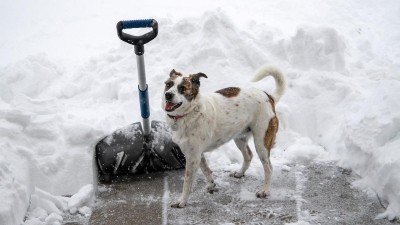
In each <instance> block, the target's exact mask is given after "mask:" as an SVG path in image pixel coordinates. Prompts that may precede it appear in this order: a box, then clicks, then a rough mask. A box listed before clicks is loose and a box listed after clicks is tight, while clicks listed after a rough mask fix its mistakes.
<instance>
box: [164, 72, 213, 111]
mask: <svg viewBox="0 0 400 225" xmlns="http://www.w3.org/2000/svg"><path fill="white" fill-rule="evenodd" d="M201 77H204V78H207V76H206V75H205V74H204V73H197V74H191V75H189V76H184V75H182V73H179V72H176V71H175V70H172V71H171V73H170V74H169V79H168V80H167V81H165V89H164V95H163V101H162V107H163V109H164V110H165V111H166V112H167V113H168V114H169V115H172V116H175V115H184V114H187V113H189V112H190V111H191V110H192V109H193V108H194V107H195V106H196V104H197V99H198V94H199V89H200V78H201Z"/></svg>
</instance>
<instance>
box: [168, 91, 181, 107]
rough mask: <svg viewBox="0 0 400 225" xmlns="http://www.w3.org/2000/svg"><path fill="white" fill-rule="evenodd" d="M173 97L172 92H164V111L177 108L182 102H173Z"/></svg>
mask: <svg viewBox="0 0 400 225" xmlns="http://www.w3.org/2000/svg"><path fill="white" fill-rule="evenodd" d="M173 98H174V94H173V93H171V92H167V93H165V111H167V112H172V111H174V110H175V109H177V108H179V106H181V105H182V102H179V103H174V102H172V99H173Z"/></svg>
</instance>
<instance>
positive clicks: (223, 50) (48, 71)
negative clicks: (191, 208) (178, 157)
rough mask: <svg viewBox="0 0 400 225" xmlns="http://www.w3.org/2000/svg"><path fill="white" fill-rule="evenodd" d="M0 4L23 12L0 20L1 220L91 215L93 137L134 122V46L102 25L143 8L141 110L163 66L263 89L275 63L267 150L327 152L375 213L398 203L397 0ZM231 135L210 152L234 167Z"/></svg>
mask: <svg viewBox="0 0 400 225" xmlns="http://www.w3.org/2000/svg"><path fill="white" fill-rule="evenodd" d="M39 3H41V4H39ZM1 4H2V5H1V6H0V13H1V14H2V15H4V16H5V17H6V18H8V19H10V20H11V18H12V15H13V14H12V13H14V14H15V12H16V11H17V12H21V16H22V18H16V19H15V21H14V23H15V24H14V26H11V25H10V24H9V23H8V22H5V21H7V20H2V21H1V23H0V28H2V30H8V31H9V32H7V33H6V34H4V35H2V36H1V39H0V41H1V42H0V51H1V52H2V54H1V56H0V66H1V67H0V78H1V79H0V115H1V117H0V134H1V135H0V199H2V201H1V203H0V224H19V223H20V222H21V221H22V220H24V217H25V216H27V220H26V224H41V223H42V224H46V223H51V224H56V223H61V221H62V217H61V215H62V214H63V213H68V212H70V213H76V212H79V213H81V214H82V215H87V214H90V208H88V207H87V206H90V204H91V202H92V200H93V199H92V196H93V193H94V189H95V187H94V186H93V185H91V184H92V183H93V182H95V180H94V178H93V176H94V174H93V168H92V166H93V165H92V164H93V163H92V161H93V151H94V149H93V146H94V144H95V143H96V142H97V140H98V139H99V138H101V137H103V136H104V135H106V134H109V133H111V132H112V131H114V130H116V129H117V128H120V127H123V126H125V125H127V124H129V123H132V122H137V121H140V113H139V104H138V95H137V88H136V85H137V78H136V63H135V56H134V52H133V50H132V47H131V46H129V45H126V44H124V43H122V42H120V41H119V40H118V38H117V35H116V32H115V24H116V22H117V21H118V20H121V19H136V18H148V17H154V18H155V19H157V20H158V22H159V27H160V31H159V36H158V37H157V38H156V39H155V40H154V41H152V42H151V43H150V44H148V45H146V46H145V51H146V53H145V62H146V72H147V76H148V83H149V86H150V88H149V92H150V102H151V118H152V119H154V120H163V117H164V114H163V111H162V109H161V107H160V100H161V92H162V89H163V88H162V86H163V81H164V80H165V79H166V78H167V75H168V74H169V71H170V70H171V69H173V68H175V69H176V70H178V71H182V72H183V73H194V72H200V71H201V72H203V73H205V74H207V75H208V77H209V78H208V79H205V80H204V81H203V82H202V91H204V92H207V91H215V90H218V89H220V88H223V87H226V86H243V85H254V86H257V87H259V88H262V89H264V90H267V91H270V92H271V91H272V90H273V88H274V84H273V81H272V79H271V80H265V81H262V82H260V83H257V84H249V83H248V81H249V80H250V79H251V76H252V75H253V74H254V73H255V71H256V70H257V69H258V68H260V67H261V66H263V65H275V66H277V67H279V68H280V69H281V70H282V71H283V72H284V73H285V74H286V75H287V77H288V84H289V87H288V90H287V93H286V94H285V95H284V97H283V98H282V99H281V100H280V103H279V104H278V108H277V110H278V113H279V115H280V119H281V124H282V126H281V129H280V133H279V138H278V143H277V146H276V150H274V151H273V160H272V163H273V164H274V163H279V162H284V161H286V160H295V161H296V160H320V159H324V160H325V159H330V160H332V159H336V160H338V162H339V163H340V164H341V165H342V166H345V167H349V168H352V169H353V170H354V171H355V172H357V173H358V174H360V176H361V177H362V178H361V179H360V180H359V181H358V182H357V183H356V185H357V186H359V187H361V188H363V189H366V190H368V191H370V192H371V194H372V195H375V192H376V193H377V194H378V195H379V196H380V197H381V198H382V199H384V200H385V201H387V202H388V204H389V205H388V208H387V211H386V213H385V214H383V215H380V217H385V216H387V217H388V218H389V219H392V218H394V217H395V216H400V192H399V190H400V176H399V175H398V174H399V173H400V154H399V153H398V151H399V148H400V134H399V131H400V102H399V99H400V92H399V90H400V74H399V73H400V72H399V71H400V64H399V62H400V44H399V43H400V22H399V21H400V3H398V1H387V2H386V3H385V5H374V2H365V1H359V2H357V1H353V2H351V3H348V2H347V1H326V2H324V3H321V2H316V1H315V2H314V1H311V2H309V1H308V2H306V4H301V3H300V2H298V1H280V2H279V3H274V2H264V3H262V2H256V1H251V2H250V3H246V4H242V3H241V2H240V1H237V2H236V1H229V2H228V1H226V2H225V1H210V2H208V3H202V4H200V3H198V5H195V6H193V5H190V4H188V3H184V4H182V3H181V2H179V3H178V2H170V3H168V4H166V3H162V2H160V3H159V4H158V5H157V6H158V7H159V8H160V9H158V8H157V9H156V10H155V11H154V5H151V4H150V3H144V5H143V6H142V9H143V10H140V12H138V13H137V14H134V15H132V14H131V11H132V10H127V8H129V7H124V9H122V8H120V7H118V6H116V4H112V3H106V2H102V3H96V5H95V6H92V5H91V4H89V3H81V4H83V6H82V5H80V6H77V5H76V3H52V2H47V1H40V2H38V1H35V3H33V2H32V3H29V4H27V3H26V4H25V3H24V4H22V3H21V2H18V1H16V2H14V1H4V2H3V3H1ZM56 4H61V5H56ZM85 4H87V5H85ZM153 4H154V3H153ZM186 4H188V5H186ZM203 4H204V5H203ZM126 5H127V6H130V7H131V8H135V7H137V6H135V4H133V3H128V2H127V3H126ZM178 8H179V10H178ZM29 9H33V11H32V12H31V11H30V10H29ZM47 9H53V11H52V12H51V13H50V14H46V13H43V12H45V10H47ZM85 9H87V10H88V12H86V10H85ZM75 10H76V11H75ZM122 11H123V12H122ZM134 11H138V10H134ZM33 12H35V13H33ZM46 12H47V11H46ZM192 14H193V15H192ZM24 19H29V21H31V22H30V23H28V24H26V23H24V22H25V21H26V20H24ZM18 25H19V26H18ZM27 42H28V44H27ZM234 148H235V147H234V145H233V144H232V143H229V144H228V145H225V146H223V147H221V150H219V151H217V152H213V153H211V154H214V156H213V158H216V161H214V162H213V161H210V165H211V166H212V167H213V168H214V169H230V168H231V165H232V164H235V166H237V164H239V162H240V160H241V159H240V152H239V151H236V150H231V149H234ZM254 161H256V160H254ZM253 163H255V162H253ZM260 167H261V165H258V164H256V165H255V166H253V167H252V168H251V170H250V171H249V172H250V173H251V172H256V171H257V170H258V169H259V168H260ZM74 194H75V195H74ZM62 195H74V196H72V197H71V198H68V197H61V196H62ZM27 210H29V213H28V214H26V211H27Z"/></svg>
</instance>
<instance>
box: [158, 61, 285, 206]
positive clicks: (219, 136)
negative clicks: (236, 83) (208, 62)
mask: <svg viewBox="0 0 400 225" xmlns="http://www.w3.org/2000/svg"><path fill="white" fill-rule="evenodd" d="M267 76H272V77H273V78H274V79H275V83H276V86H277V87H276V90H275V92H274V93H273V94H271V95H269V94H267V93H266V92H264V91H261V90H258V89H255V88H238V87H229V88H225V89H222V90H219V91H217V92H215V93H210V94H207V95H202V94H200V92H199V88H200V78H207V76H206V75H205V74H203V73H197V74H192V75H189V76H184V75H182V74H181V73H179V72H176V71H175V70H172V71H171V73H170V78H169V79H168V80H167V81H166V82H165V90H164V95H163V102H162V107H163V109H164V110H165V111H166V113H167V123H168V124H169V125H170V126H171V128H172V130H173V137H172V138H173V141H174V142H175V143H177V144H178V145H179V147H180V148H181V150H182V152H183V153H184V154H185V157H186V171H185V179H184V184H183V191H182V195H181V197H180V199H179V200H178V201H177V202H176V203H173V204H172V205H171V206H172V207H175V208H182V207H185V205H186V203H187V201H188V197H189V193H190V189H191V186H192V183H193V179H194V175H195V173H196V171H197V169H198V168H199V166H200V168H201V170H202V172H203V174H204V175H205V177H206V179H207V190H208V192H210V193H213V192H214V191H216V188H215V186H216V185H215V183H214V179H213V177H212V171H211V170H210V168H209V167H208V165H207V162H206V160H205V158H204V155H203V153H204V152H208V151H211V150H214V149H216V148H218V147H219V146H221V145H223V144H224V143H226V142H228V141H230V140H232V139H233V140H234V141H235V144H236V146H237V147H238V148H239V149H240V151H241V152H242V154H243V158H244V160H243V165H242V167H241V169H240V170H239V171H237V172H234V173H233V174H232V175H233V176H234V177H236V178H240V177H242V176H243V175H244V173H245V172H246V170H247V169H248V168H249V165H250V161H251V159H252V153H251V150H250V148H249V146H248V144H247V142H248V140H249V138H250V137H251V135H253V138H254V145H255V148H256V151H257V154H258V156H259V158H260V160H261V163H262V165H263V168H264V176H265V180H264V183H263V186H262V188H261V190H259V191H258V192H257V197H259V198H265V197H266V196H268V194H269V187H270V183H271V174H272V166H271V162H270V160H269V156H270V152H271V148H272V146H273V145H274V142H275V136H276V133H277V131H278V118H277V115H276V112H275V104H276V103H277V102H278V101H279V99H280V97H281V96H282V95H283V93H284V91H285V86H286V82H285V77H284V75H283V74H282V73H281V72H280V71H279V70H277V69H275V68H272V67H267V68H264V69H262V70H260V71H259V72H258V73H257V74H256V75H255V77H254V78H253V81H259V80H261V79H263V78H264V77H267Z"/></svg>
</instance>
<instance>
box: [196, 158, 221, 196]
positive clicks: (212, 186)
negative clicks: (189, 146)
mask: <svg viewBox="0 0 400 225" xmlns="http://www.w3.org/2000/svg"><path fill="white" fill-rule="evenodd" d="M200 168H201V171H202V172H203V174H204V176H205V177H206V179H207V187H206V188H207V192H208V193H210V194H212V193H214V192H216V191H218V189H217V188H216V184H215V183H214V179H213V177H212V171H211V169H210V167H208V165H207V161H206V158H205V157H204V154H201V161H200Z"/></svg>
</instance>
